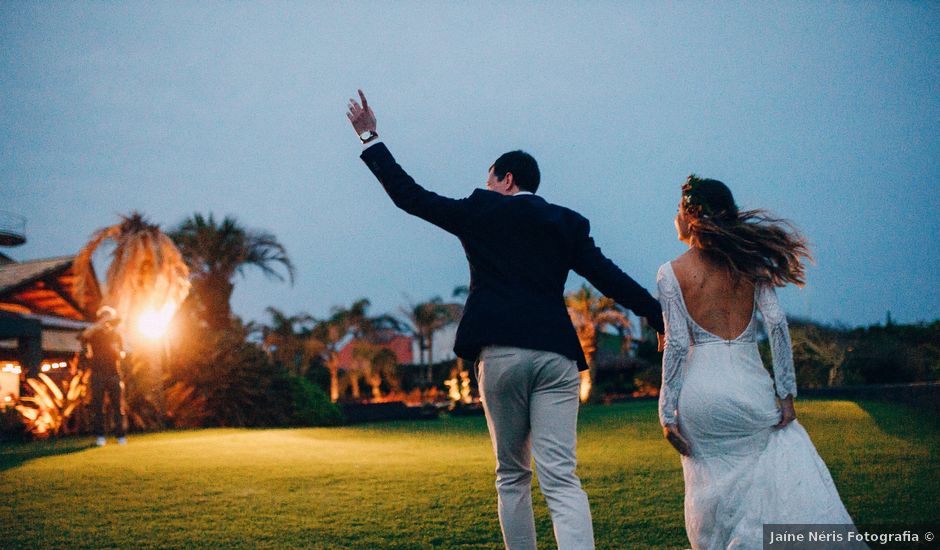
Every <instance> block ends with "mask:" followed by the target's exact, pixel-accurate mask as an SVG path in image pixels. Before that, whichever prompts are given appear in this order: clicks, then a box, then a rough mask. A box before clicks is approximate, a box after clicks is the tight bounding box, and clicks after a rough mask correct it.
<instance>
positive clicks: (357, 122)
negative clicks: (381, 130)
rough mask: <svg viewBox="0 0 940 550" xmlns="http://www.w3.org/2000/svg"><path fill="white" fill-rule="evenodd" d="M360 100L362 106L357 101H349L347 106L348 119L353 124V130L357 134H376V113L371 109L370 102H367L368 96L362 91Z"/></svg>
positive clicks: (360, 91)
mask: <svg viewBox="0 0 940 550" xmlns="http://www.w3.org/2000/svg"><path fill="white" fill-rule="evenodd" d="M359 99H361V100H362V105H360V104H359V102H357V101H356V100H355V99H350V100H349V105H347V107H348V109H349V111H347V112H346V118H348V119H349V122H351V123H352V126H353V129H354V130H355V131H356V133H357V134H361V133H363V132H368V131H370V130H371V131H373V132H374V131H375V113H373V112H372V108H371V107H369V102H368V101H366V96H365V94H363V93H362V90H359Z"/></svg>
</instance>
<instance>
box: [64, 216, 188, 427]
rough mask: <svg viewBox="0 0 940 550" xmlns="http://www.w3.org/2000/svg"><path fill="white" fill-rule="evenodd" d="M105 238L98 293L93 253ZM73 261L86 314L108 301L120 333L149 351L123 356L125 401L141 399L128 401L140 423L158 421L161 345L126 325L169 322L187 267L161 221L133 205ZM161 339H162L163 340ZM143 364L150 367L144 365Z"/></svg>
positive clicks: (184, 283) (160, 416) (185, 281)
mask: <svg viewBox="0 0 940 550" xmlns="http://www.w3.org/2000/svg"><path fill="white" fill-rule="evenodd" d="M106 241H112V242H113V243H114V245H115V246H114V250H113V251H112V252H111V257H112V259H111V263H110V264H109V266H108V270H107V274H106V277H105V288H104V293H103V295H101V293H100V291H99V290H98V285H97V281H96V279H95V272H94V267H93V265H92V256H93V255H94V253H95V251H96V250H98V248H99V247H100V246H101V245H102V244H103V243H104V242H106ZM73 265H74V269H75V277H76V281H75V298H76V300H77V301H78V304H79V307H81V308H82V309H83V310H84V311H85V314H86V315H87V316H89V317H92V316H93V313H94V312H95V311H96V310H97V309H98V307H99V306H101V305H102V304H103V305H108V306H111V307H113V308H114V309H115V310H117V312H118V315H119V316H120V317H121V318H122V319H123V320H124V322H123V323H121V324H120V325H119V326H120V330H121V332H122V333H123V334H124V336H125V337H127V339H128V340H129V341H131V342H132V343H134V344H138V345H134V346H133V347H134V348H136V349H142V350H147V351H148V352H149V355H150V357H149V360H143V359H144V355H143V354H137V355H136V356H135V357H136V358H137V360H136V361H128V362H127V365H129V367H128V368H126V369H125V372H127V373H128V374H129V379H128V390H129V391H128V402H129V403H142V404H144V405H143V406H141V407H137V406H134V407H132V409H131V411H130V413H131V416H132V417H135V418H141V419H143V418H145V417H146V418H147V419H148V420H147V421H146V422H144V424H157V425H159V424H160V423H162V419H163V415H164V413H165V408H164V406H163V401H164V400H163V374H164V373H163V367H164V362H165V353H166V348H165V347H163V346H154V345H145V342H144V341H143V340H142V339H141V338H139V336H140V334H139V331H135V330H131V327H132V326H137V325H138V324H139V323H141V321H142V320H144V319H148V318H149V319H151V320H155V319H156V320H157V324H161V325H162V327H160V328H161V329H162V328H163V327H165V326H166V325H167V324H168V323H169V321H170V319H171V318H172V317H173V315H174V314H175V313H176V311H177V308H178V307H179V306H180V305H181V304H182V303H183V301H184V300H185V299H186V296H187V295H188V294H189V290H190V282H189V267H188V266H187V264H186V262H185V261H184V260H183V257H182V256H181V254H180V251H179V250H178V249H177V248H176V246H175V245H174V244H173V241H172V240H170V238H169V237H168V236H167V235H165V234H164V233H163V232H162V231H160V227H159V226H158V225H155V224H152V223H150V222H148V221H147V220H146V219H145V218H144V216H143V215H142V214H140V213H139V212H136V211H135V212H131V214H130V215H128V216H122V217H121V222H120V223H117V224H115V225H111V226H108V227H104V228H101V229H99V230H97V231H95V233H94V234H93V235H92V237H91V240H90V241H89V242H88V244H86V245H85V246H84V247H83V248H82V249H81V250H80V251H79V253H78V256H77V257H76V258H75V261H74V263H73ZM138 328H144V327H143V326H140V327H138ZM162 343H163V344H165V343H166V342H165V340H164V341H163V342H162ZM148 366H149V367H152V368H146V367H148ZM135 397H139V399H135ZM143 408H147V409H152V410H154V412H155V413H156V414H155V417H153V416H151V415H149V414H148V415H144V414H143ZM137 409H140V410H137Z"/></svg>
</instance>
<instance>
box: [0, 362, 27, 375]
mask: <svg viewBox="0 0 940 550" xmlns="http://www.w3.org/2000/svg"><path fill="white" fill-rule="evenodd" d="M0 372H11V373H13V374H19V373H21V372H23V369H22V368H20V366H19V364H17V363H7V364H5V365H3V368H2V369H0Z"/></svg>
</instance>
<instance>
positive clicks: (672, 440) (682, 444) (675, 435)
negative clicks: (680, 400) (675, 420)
mask: <svg viewBox="0 0 940 550" xmlns="http://www.w3.org/2000/svg"><path fill="white" fill-rule="evenodd" d="M663 436H665V437H666V441H668V442H669V444H670V445H672V446H673V447H675V449H676V450H677V451H679V454H680V455H682V456H692V446H691V445H689V441H688V440H687V439H686V438H684V437H683V436H682V434H681V433H679V426H677V425H676V424H666V427H664V428H663Z"/></svg>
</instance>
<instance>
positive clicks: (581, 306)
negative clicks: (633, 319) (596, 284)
mask: <svg viewBox="0 0 940 550" xmlns="http://www.w3.org/2000/svg"><path fill="white" fill-rule="evenodd" d="M565 302H566V304H567V305H568V315H569V316H570V317H571V323H572V324H573V325H574V329H575V332H577V334H578V342H579V343H580V344H581V350H582V351H583V352H584V357H585V359H586V360H587V363H588V367H589V368H588V370H587V371H585V372H582V373H581V392H580V393H581V402H586V401H587V400H588V398H589V397H590V396H591V387H592V386H593V384H594V377H595V374H596V367H595V364H594V355H595V354H596V353H597V333H598V332H600V331H603V330H604V329H607V328H612V329H614V330H616V331H617V333H618V334H620V335H621V336H622V337H623V339H624V346H627V345H629V342H630V335H629V329H630V320H629V319H628V318H627V315H626V313H625V312H624V311H623V310H622V309H621V308H620V306H618V305H617V303H616V302H615V301H614V300H612V299H610V298H607V297H606V296H602V295H600V294H596V293H595V292H594V291H593V289H591V287H589V286H587V285H582V286H581V289H580V290H577V291H575V292H570V293H568V294H567V295H566V296H565Z"/></svg>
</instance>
